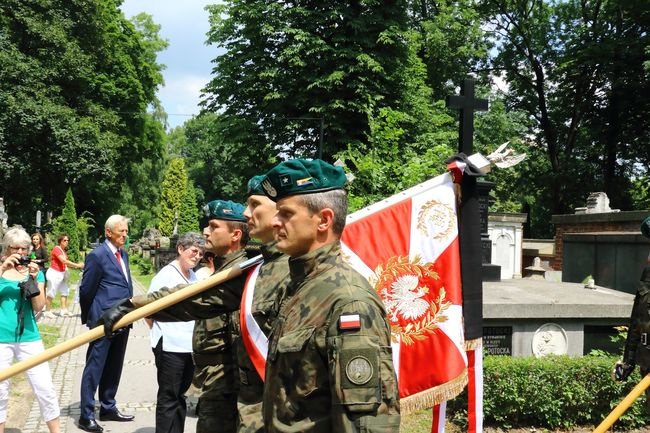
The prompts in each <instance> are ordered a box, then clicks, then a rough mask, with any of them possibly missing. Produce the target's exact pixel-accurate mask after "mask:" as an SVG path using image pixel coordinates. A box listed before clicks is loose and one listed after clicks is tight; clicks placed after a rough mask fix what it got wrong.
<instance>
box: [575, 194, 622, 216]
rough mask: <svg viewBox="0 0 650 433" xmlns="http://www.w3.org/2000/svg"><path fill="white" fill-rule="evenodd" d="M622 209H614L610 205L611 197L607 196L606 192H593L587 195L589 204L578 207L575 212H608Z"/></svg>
mask: <svg viewBox="0 0 650 433" xmlns="http://www.w3.org/2000/svg"><path fill="white" fill-rule="evenodd" d="M620 211H621V210H620V209H612V208H610V207H609V197H607V194H605V193H604V192H592V193H591V194H589V197H587V206H585V207H577V208H576V210H575V213H576V214H585V213H608V212H620Z"/></svg>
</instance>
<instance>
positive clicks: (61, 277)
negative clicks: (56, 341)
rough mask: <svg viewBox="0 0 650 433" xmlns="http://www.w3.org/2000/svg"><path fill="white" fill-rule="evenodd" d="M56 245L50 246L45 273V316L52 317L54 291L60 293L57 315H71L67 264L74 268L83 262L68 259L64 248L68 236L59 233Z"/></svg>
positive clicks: (79, 266) (66, 245)
mask: <svg viewBox="0 0 650 433" xmlns="http://www.w3.org/2000/svg"><path fill="white" fill-rule="evenodd" d="M56 241H57V244H58V245H57V246H55V247H54V248H52V253H51V255H50V268H49V269H48V270H47V273H46V274H45V275H46V277H47V297H46V299H45V317H47V318H50V319H52V318H54V313H52V311H51V310H52V301H53V300H54V297H55V296H56V293H57V292H59V293H61V310H60V311H59V315H60V316H61V317H66V316H71V314H70V312H69V311H68V293H70V288H69V287H68V266H69V267H71V268H75V269H83V267H84V264H83V263H81V262H80V263H75V262H73V261H70V260H68V255H67V254H66V252H65V250H66V248H68V242H70V237H69V236H68V235H67V234H65V233H61V234H60V235H59V237H58V238H57V240H56Z"/></svg>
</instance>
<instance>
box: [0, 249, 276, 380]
mask: <svg viewBox="0 0 650 433" xmlns="http://www.w3.org/2000/svg"><path fill="white" fill-rule="evenodd" d="M262 260H263V259H262V256H261V255H260V256H256V257H253V258H252V259H249V260H246V261H244V262H241V263H240V264H239V265H235V266H233V267H231V268H228V269H224V270H223V271H221V272H217V273H216V274H214V275H212V276H211V277H209V278H206V279H205V280H201V281H198V282H196V283H193V284H190V285H189V286H187V287H184V288H183V289H181V290H178V291H176V292H174V293H171V294H169V295H167V296H165V297H162V298H160V299H158V300H156V301H154V302H151V303H150V304H147V305H144V306H142V307H140V308H137V309H135V310H133V311H131V312H130V313H128V314H126V315H124V317H122V318H121V319H120V320H119V321H118V322H117V323H116V324H115V325H114V326H113V330H116V329H120V328H123V327H125V326H127V325H130V324H131V323H133V322H135V321H136V320H140V319H142V318H145V317H147V316H151V315H152V314H154V313H157V312H158V311H160V310H164V309H165V308H167V307H169V306H171V305H174V304H176V303H178V302H180V301H182V300H184V299H187V298H189V297H192V296H194V295H196V294H199V293H201V292H203V291H205V290H207V289H209V288H210V287H214V286H216V285H218V284H221V283H223V282H224V281H228V280H230V279H233V278H235V277H238V276H239V275H241V274H242V272H243V271H244V270H245V269H247V268H249V267H251V266H254V265H256V264H258V263H260V262H261V261H262ZM103 336H104V326H103V325H100V326H96V327H94V328H92V329H90V330H88V331H86V332H84V333H83V334H79V335H77V336H75V337H73V338H71V339H69V340H67V341H64V342H63V343H60V344H57V345H56V346H53V347H50V348H49V349H47V350H45V351H44V352H42V353H39V354H38V355H34V356H32V357H31V358H29V359H25V360H23V361H20V362H16V363H15V364H12V365H10V366H9V367H7V368H5V369H4V370H2V371H0V381H3V380H6V379H9V378H10V377H12V376H14V375H16V374H18V373H22V372H23V371H25V370H29V369H30V368H32V367H34V366H36V365H38V364H41V363H43V362H45V361H49V360H50V359H53V358H56V357H57V356H60V355H63V354H64V353H66V352H69V351H71V350H73V349H76V348H77V347H79V346H82V345H84V344H86V343H90V342H91V341H93V340H97V339H98V338H101V337H103Z"/></svg>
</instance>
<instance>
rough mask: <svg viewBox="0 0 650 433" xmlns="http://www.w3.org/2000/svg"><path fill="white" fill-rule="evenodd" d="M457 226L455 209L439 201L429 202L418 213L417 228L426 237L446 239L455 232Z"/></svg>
mask: <svg viewBox="0 0 650 433" xmlns="http://www.w3.org/2000/svg"><path fill="white" fill-rule="evenodd" d="M456 224H457V222H456V212H455V211H454V209H453V208H452V207H451V206H449V205H448V204H446V203H443V202H440V201H438V200H429V201H428V202H426V203H425V204H423V205H422V207H421V208H420V211H419V212H418V224H417V228H418V230H419V231H420V232H422V234H423V235H424V236H425V237H431V238H433V239H435V240H440V239H445V238H447V237H448V236H449V235H450V234H451V233H452V232H453V230H454V228H455V227H456ZM429 231H431V233H429Z"/></svg>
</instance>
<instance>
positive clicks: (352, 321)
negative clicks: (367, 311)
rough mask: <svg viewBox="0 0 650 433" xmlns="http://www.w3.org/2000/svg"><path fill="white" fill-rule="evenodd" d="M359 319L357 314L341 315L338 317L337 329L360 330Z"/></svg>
mask: <svg viewBox="0 0 650 433" xmlns="http://www.w3.org/2000/svg"><path fill="white" fill-rule="evenodd" d="M360 328H361V317H359V315H358V314H342V315H340V316H339V329H341V330H343V329H360Z"/></svg>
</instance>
